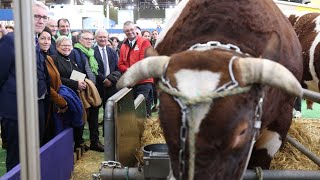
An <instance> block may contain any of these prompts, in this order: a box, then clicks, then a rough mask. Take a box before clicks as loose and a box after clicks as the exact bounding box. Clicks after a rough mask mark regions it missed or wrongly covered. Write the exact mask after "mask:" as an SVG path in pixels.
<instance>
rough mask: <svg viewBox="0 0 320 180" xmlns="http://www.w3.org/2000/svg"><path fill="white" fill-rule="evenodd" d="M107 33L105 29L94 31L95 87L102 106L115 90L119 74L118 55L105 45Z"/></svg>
mask: <svg viewBox="0 0 320 180" xmlns="http://www.w3.org/2000/svg"><path fill="white" fill-rule="evenodd" d="M108 36H109V34H108V32H107V31H106V30H105V29H98V30H97V31H96V32H95V39H96V42H97V46H96V47H94V57H95V58H96V60H97V62H98V65H99V74H98V76H97V84H96V85H97V89H98V91H99V93H100V96H101V98H102V104H103V108H105V104H106V101H107V100H108V99H109V98H110V97H111V96H112V95H113V94H115V93H116V92H117V88H116V83H117V81H118V79H119V78H120V76H121V73H120V71H119V70H118V66H117V64H118V55H117V53H116V51H115V50H114V49H112V48H110V47H108V46H107V42H108V39H109V37H108Z"/></svg>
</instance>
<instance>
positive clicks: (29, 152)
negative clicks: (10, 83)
mask: <svg viewBox="0 0 320 180" xmlns="http://www.w3.org/2000/svg"><path fill="white" fill-rule="evenodd" d="M13 3H14V5H13V7H14V22H15V30H14V35H15V40H14V45H15V68H16V69H15V70H16V85H17V88H16V91H17V92H16V97H17V102H16V103H17V111H18V130H19V154H15V156H18V155H20V165H21V179H23V180H24V179H33V180H37V179H41V177H40V157H39V131H38V129H39V121H38V103H37V99H38V94H37V79H36V77H37V74H36V56H35V52H36V51H35V44H34V32H35V31H34V27H33V26H34V24H33V21H34V19H33V11H32V10H33V3H34V2H33V1H31V0H26V1H18V0H14V1H13ZM0 179H1V178H0Z"/></svg>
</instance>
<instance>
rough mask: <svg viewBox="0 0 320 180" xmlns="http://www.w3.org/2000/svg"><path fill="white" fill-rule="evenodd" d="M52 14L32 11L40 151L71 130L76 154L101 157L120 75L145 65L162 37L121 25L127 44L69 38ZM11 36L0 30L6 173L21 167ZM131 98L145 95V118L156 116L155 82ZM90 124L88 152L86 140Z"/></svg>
mask: <svg viewBox="0 0 320 180" xmlns="http://www.w3.org/2000/svg"><path fill="white" fill-rule="evenodd" d="M48 10H49V9H48V7H47V6H45V5H44V4H43V3H42V2H39V1H35V2H34V4H33V7H32V11H33V15H34V30H35V32H34V39H35V42H34V46H35V49H36V52H35V53H36V59H35V60H34V61H36V64H37V67H36V70H37V77H36V78H37V85H38V86H37V87H38V91H37V92H38V101H37V102H38V113H39V114H38V120H39V142H40V146H42V145H44V144H45V143H47V142H48V141H50V140H51V139H52V138H53V137H55V136H56V135H57V134H59V133H60V132H61V131H63V130H64V129H65V128H69V127H71V128H73V133H74V148H75V149H76V148H79V147H83V148H84V149H85V150H89V149H90V150H94V151H98V152H103V151H104V145H103V144H102V143H101V142H100V141H99V130H98V127H99V123H98V117H99V109H100V108H106V107H105V104H106V101H107V100H108V98H110V97H111V96H112V95H113V94H115V93H116V92H117V91H118V89H117V88H116V86H115V85H116V83H117V81H118V80H119V78H120V76H121V75H122V73H124V72H125V71H126V70H127V69H129V68H130V67H131V66H132V65H133V64H135V63H136V62H138V61H140V60H142V59H144V51H145V50H146V49H147V48H149V47H152V46H154V44H155V41H156V39H157V36H158V32H157V31H156V30H155V31H153V32H152V33H151V32H149V31H141V29H140V28H139V27H137V26H136V25H135V24H134V23H133V22H131V21H127V22H125V23H124V25H123V32H124V34H125V35H126V37H127V38H126V39H124V40H123V41H122V42H121V41H119V39H118V38H117V37H111V35H110V34H109V33H108V32H107V31H106V30H105V29H97V30H96V31H95V32H92V31H90V30H81V31H74V32H71V25H70V22H69V20H68V19H65V18H63V19H59V20H55V19H53V18H49V17H48ZM13 30H14V28H13V27H5V26H4V25H2V24H0V33H1V35H2V37H1V38H0V59H1V60H2V66H1V67H0V99H1V100H2V103H0V120H1V138H2V147H3V148H5V149H6V151H7V157H6V168H7V171H9V170H11V169H12V168H13V167H14V166H16V165H17V164H18V163H19V138H18V137H19V136H18V117H17V94H16V91H17V87H16V74H15V73H16V72H15V48H14V33H13V32H12V31H13ZM133 94H134V98H136V97H137V96H138V95H139V94H143V95H144V97H145V99H146V110H147V117H151V113H152V105H153V107H154V109H153V110H154V111H156V110H157V93H156V91H155V87H154V85H153V79H152V78H149V79H145V80H143V81H141V82H139V83H137V85H135V86H134V87H133ZM86 123H88V126H89V133H90V136H89V138H90V146H87V145H86V144H85V142H84V139H83V131H84V125H85V124H86Z"/></svg>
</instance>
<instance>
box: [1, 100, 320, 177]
mask: <svg viewBox="0 0 320 180" xmlns="http://www.w3.org/2000/svg"><path fill="white" fill-rule="evenodd" d="M100 110H101V111H100V114H99V121H101V120H102V119H103V111H102V109H100ZM301 111H302V118H304V119H319V120H320V104H317V103H314V104H313V110H307V107H306V102H305V101H302V107H301ZM154 115H155V116H156V113H154V114H153V116H154ZM99 132H100V140H101V142H102V141H103V139H102V127H101V126H99ZM83 138H84V139H85V141H86V143H87V144H88V145H90V142H89V128H88V126H87V125H86V126H85V128H84V135H83ZM0 142H1V141H0ZM102 143H103V142H102ZM1 144H2V142H1ZM5 159H6V151H5V150H4V149H2V148H1V146H0V176H2V175H3V174H4V173H5V172H6V168H5Z"/></svg>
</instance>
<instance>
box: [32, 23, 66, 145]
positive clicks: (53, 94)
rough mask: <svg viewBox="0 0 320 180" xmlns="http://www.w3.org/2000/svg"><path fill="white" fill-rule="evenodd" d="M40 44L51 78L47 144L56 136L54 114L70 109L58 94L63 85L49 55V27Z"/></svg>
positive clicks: (41, 37) (39, 35) (46, 28)
mask: <svg viewBox="0 0 320 180" xmlns="http://www.w3.org/2000/svg"><path fill="white" fill-rule="evenodd" d="M38 44H39V47H40V50H41V53H42V54H43V55H44V57H46V58H45V61H46V66H47V70H48V74H49V76H50V103H49V110H48V117H47V120H46V130H45V140H44V141H45V142H48V141H49V140H50V139H52V138H53V137H54V136H55V135H56V133H55V125H54V117H53V116H54V113H64V112H65V111H66V110H67V109H68V105H67V102H66V100H65V99H64V98H63V97H62V96H61V95H60V94H58V90H59V89H60V86H61V84H62V83H61V79H60V74H59V71H58V69H57V68H56V66H55V64H54V62H53V60H52V58H51V57H50V56H49V55H48V54H47V53H48V49H49V48H50V45H51V31H50V29H49V28H48V27H45V28H44V30H43V31H42V32H41V33H39V34H38Z"/></svg>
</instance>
